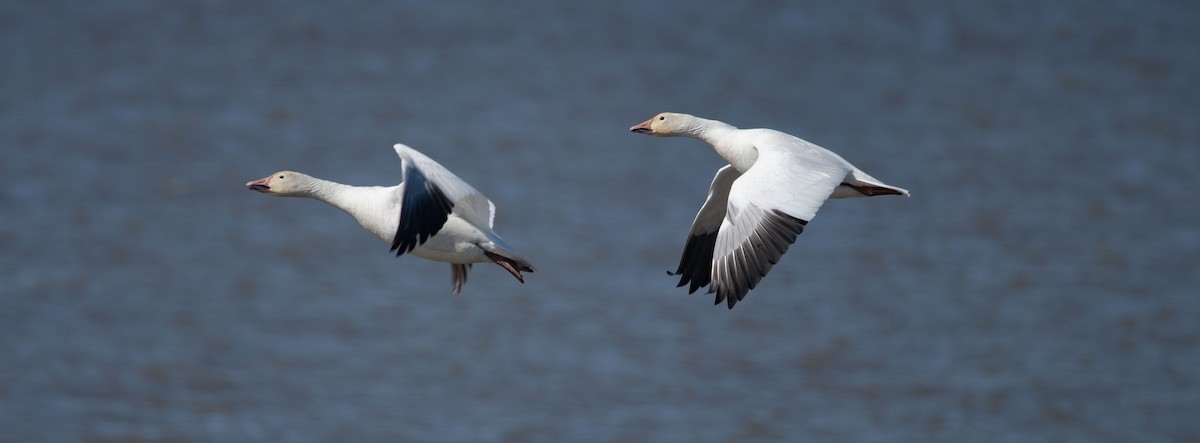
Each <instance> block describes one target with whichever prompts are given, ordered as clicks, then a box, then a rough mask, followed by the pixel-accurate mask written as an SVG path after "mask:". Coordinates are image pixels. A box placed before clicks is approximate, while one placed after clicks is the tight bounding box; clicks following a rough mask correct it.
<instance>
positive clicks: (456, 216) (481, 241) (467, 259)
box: [246, 144, 533, 294]
mask: <svg viewBox="0 0 1200 443" xmlns="http://www.w3.org/2000/svg"><path fill="white" fill-rule="evenodd" d="M394 148H395V149H396V154H398V155H399V156H400V161H401V171H402V174H403V176H402V177H403V182H402V183H400V184H399V185H396V186H350V185H344V184H341V183H335V182H332V181H329V180H322V179H319V178H316V177H311V176H308V175H305V174H301V173H299V172H292V171H280V172H276V173H274V174H271V175H269V176H267V177H266V178H263V179H261V180H255V181H252V182H249V183H246V186H247V187H248V188H250V190H252V191H258V192H261V193H264V194H270V195H275V196H280V197H307V198H312V199H317V200H320V201H323V202H325V203H328V204H330V205H333V206H334V207H336V208H338V209H341V210H342V211H345V212H346V213H347V214H350V216H351V217H354V219H355V220H357V221H358V223H359V224H361V225H362V226H363V228H366V229H367V231H370V232H371V233H372V234H375V236H376V237H379V238H380V239H383V241H384V242H387V243H388V244H390V245H391V246H392V248H391V250H392V251H396V255H397V256H399V255H401V254H404V253H410V254H412V255H415V256H417V257H421V258H425V259H429V260H434V261H440V262H447V263H450V270H451V277H452V280H451V281H452V286H451V288H452V289H453V291H454V293H455V294H458V293H459V292H460V291H462V285H463V283H465V282H466V281H467V270H468V269H469V268H470V267H471V264H472V263H487V262H492V263H495V264H497V265H500V267H502V268H504V269H505V270H507V271H508V272H509V273H511V274H512V276H513V277H516V278H517V280H518V281H520V282H521V283H525V278H524V277H522V276H521V271H525V272H533V266H531V265H530V264H529V262H528V261H526V260H525V259H524V258H522V257H521V256H520V254H517V252H516V250H515V249H514V248H513V247H512V246H510V245H509V244H508V243H507V242H505V241H504V239H502V238H500V236H499V235H496V233H495V232H494V231H492V222H493V221H494V220H495V217H496V205H494V204H492V202H491V200H488V199H487V197H484V196H483V194H480V193H479V191H476V190H475V188H472V187H471V185H469V184H467V182H465V181H463V180H462V179H460V178H458V176H455V175H454V173H452V172H450V171H449V170H447V169H446V168H445V167H443V166H442V165H440V164H438V163H437V162H435V161H433V160H432V159H430V158H429V157H426V156H425V155H424V154H422V153H420V152H417V150H415V149H413V148H410V147H408V146H406V145H403V144H396V145H395V146H394Z"/></svg>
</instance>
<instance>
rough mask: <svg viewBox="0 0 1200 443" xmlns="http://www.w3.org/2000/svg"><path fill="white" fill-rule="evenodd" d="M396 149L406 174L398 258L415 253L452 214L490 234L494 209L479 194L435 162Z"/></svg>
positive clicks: (396, 248)
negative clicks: (482, 228)
mask: <svg viewBox="0 0 1200 443" xmlns="http://www.w3.org/2000/svg"><path fill="white" fill-rule="evenodd" d="M393 148H395V149H396V154H397V155H399V156H400V160H401V161H402V170H403V174H404V186H403V187H401V189H403V195H402V196H401V197H400V198H401V206H400V223H399V226H397V228H396V236H395V238H394V239H393V240H392V250H394V251H396V254H397V255H399V254H403V253H405V252H409V251H412V249H413V248H415V247H417V245H420V244H422V243H424V242H425V240H428V239H429V238H430V237H433V235H434V234H437V232H438V230H440V229H441V228H442V225H444V224H445V223H446V220H447V219H448V218H449V216H450V214H455V215H457V216H459V217H460V218H462V219H464V220H466V221H467V222H469V223H471V224H473V225H476V226H479V227H483V226H486V227H487V228H488V229H487V230H490V228H491V226H492V220H493V219H494V218H495V212H496V209H495V205H493V204H492V202H491V201H489V200H488V199H487V197H484V196H483V194H481V193H480V192H479V191H477V190H475V188H473V187H471V185H469V184H467V182H465V181H463V180H462V179H461V178H458V176H457V175H454V173H452V172H450V170H448V169H446V168H445V167H444V166H442V165H440V164H438V162H436V161H433V159H431V158H429V157H427V156H425V154H422V153H420V152H418V151H417V150H416V149H413V148H410V147H408V146H406V145H404V144H402V143H397V144H396V145H395V146H393Z"/></svg>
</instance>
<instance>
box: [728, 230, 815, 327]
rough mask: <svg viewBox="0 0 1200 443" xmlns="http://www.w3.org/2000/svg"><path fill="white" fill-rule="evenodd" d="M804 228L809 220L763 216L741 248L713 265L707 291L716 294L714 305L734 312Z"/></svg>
mask: <svg viewBox="0 0 1200 443" xmlns="http://www.w3.org/2000/svg"><path fill="white" fill-rule="evenodd" d="M806 225H808V221H806V220H801V219H799V218H796V217H792V216H790V215H788V214H785V213H783V212H782V211H780V210H778V209H773V210H771V211H770V212H768V213H764V214H762V216H761V219H760V221H759V223H758V227H756V228H755V229H754V231H753V232H751V233H750V236H749V237H748V238H747V239H746V240H745V241H744V242H742V244H741V245H738V247H736V248H734V250H733V251H731V252H730V253H729V254H727V255H725V256H724V257H719V258H717V259H716V260H715V261H713V262H712V271H711V276H712V277H713V280H715V281H714V282H713V284H712V286H711V287H709V288H708V292H709V293H710V294H712V293H715V294H716V301H714V302H713V304H721V301H725V302H726V303H727V304H728V305H729V309H733V305H735V304H737V302H738V301H741V300H742V298H744V297H745V296H746V293H748V292H750V290H751V289H754V286H755V285H757V284H758V282H760V281H762V279H763V277H765V276H766V275H767V271H770V270H771V267H772V266H774V265H775V264H776V263H778V262H779V258H780V257H782V256H783V254H784V253H785V252H787V250H788V247H789V246H791V245H792V243H794V242H795V241H796V237H797V236H799V235H800V234H801V233H803V232H804V227H805V226H806ZM709 253H710V254H711V253H712V252H711V251H710V252H709Z"/></svg>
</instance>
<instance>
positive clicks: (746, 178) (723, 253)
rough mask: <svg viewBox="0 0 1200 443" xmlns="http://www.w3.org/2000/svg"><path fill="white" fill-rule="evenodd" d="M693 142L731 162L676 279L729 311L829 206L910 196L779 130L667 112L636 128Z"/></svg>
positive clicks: (703, 210) (700, 216)
mask: <svg viewBox="0 0 1200 443" xmlns="http://www.w3.org/2000/svg"><path fill="white" fill-rule="evenodd" d="M629 130H630V131H633V132H636V133H639V134H649V135H657V136H665V137H669V136H682V137H691V138H695V139H699V140H701V141H704V142H706V143H708V144H710V145H712V147H713V149H715V150H716V151H717V153H718V154H720V155H721V157H723V158H725V160H726V161H728V162H729V164H728V165H726V166H724V167H722V168H721V169H719V170H718V171H717V175H716V177H714V178H713V181H712V186H711V187H710V188H709V191H708V199H707V200H706V201H705V202H704V206H701V207H700V212H699V213H697V214H696V219H695V221H693V222H692V230H691V232H689V233H688V239H687V243H685V244H684V247H683V258H681V259H680V261H679V267H678V268H677V269H676V271H675V272H673V273H670V274H671V275H678V276H680V278H679V285H678V286H683V285H686V284H689V283H690V284H691V286H690V288H689V290H688V293H693V292H696V290H697V289H699V288H702V287H705V286H709V289H708V292H709V293H716V302H715V303H716V304H720V303H721V301H722V300H725V301H726V303H727V304H728V305H729V309H733V305H734V304H736V303H737V302H738V301H740V300H741V299H742V298H743V297H745V296H746V293H747V292H749V291H750V290H751V289H754V286H755V285H757V284H758V282H759V281H761V280H762V278H763V277H765V276H766V275H767V271H769V270H770V269H771V266H774V265H775V263H778V262H779V258H780V257H782V256H783V254H784V252H787V249H788V246H791V244H792V243H793V242H795V241H796V236H798V235H800V233H801V232H803V231H804V227H805V226H806V225H808V222H809V221H810V220H812V218H813V216H815V215H816V214H817V209H819V208H820V207H821V204H822V203H824V202H825V200H826V199H830V198H851V197H871V196H876V195H904V196H907V195H908V191H906V190H904V189H901V188H897V187H895V186H891V185H886V184H884V183H883V182H881V181H879V180H876V179H875V178H873V177H871V176H870V175H867V173H865V172H863V171H862V170H860V169H858V168H856V167H854V165H851V164H850V162H847V161H846V160H844V159H842V157H840V156H838V155H837V154H834V153H833V152H830V151H828V150H826V149H825V148H822V147H820V146H817V145H814V144H812V143H809V142H807V141H804V140H801V139H799V138H796V137H794V136H791V135H788V134H785V133H782V132H779V131H775V130H772V129H738V128H737V127H734V126H732V125H729V124H726V123H723V122H719V121H716V120H708V119H703V118H699V117H695V116H692V115H687V114H677V113H671V112H665V113H662V114H658V115H656V116H654V117H653V118H651V119H649V120H646V121H645V122H643V123H641V124H639V125H636V126H633V127H631V128H629Z"/></svg>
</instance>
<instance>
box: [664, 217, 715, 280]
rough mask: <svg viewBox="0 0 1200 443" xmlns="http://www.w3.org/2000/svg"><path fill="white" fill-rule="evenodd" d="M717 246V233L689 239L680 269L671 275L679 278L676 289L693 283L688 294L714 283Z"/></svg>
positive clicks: (681, 259) (699, 235)
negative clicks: (713, 275) (715, 250)
mask: <svg viewBox="0 0 1200 443" xmlns="http://www.w3.org/2000/svg"><path fill="white" fill-rule="evenodd" d="M716 246H717V232H716V231H713V232H707V233H702V234H696V235H692V236H690V237H688V240H687V243H686V244H684V246H683V256H682V257H681V258H680V259H679V267H678V268H677V269H676V270H675V272H667V274H670V275H678V276H679V284H678V285H675V287H680V286H683V285H686V284H688V283H689V282H690V283H691V286H690V287H689V288H688V294H691V293H694V292H696V290H697V289H700V288H703V287H705V286H708V284H709V283H710V282H711V281H712V259H713V249H715V248H716Z"/></svg>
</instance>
